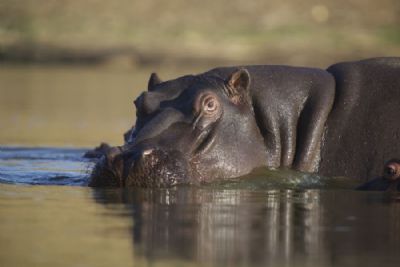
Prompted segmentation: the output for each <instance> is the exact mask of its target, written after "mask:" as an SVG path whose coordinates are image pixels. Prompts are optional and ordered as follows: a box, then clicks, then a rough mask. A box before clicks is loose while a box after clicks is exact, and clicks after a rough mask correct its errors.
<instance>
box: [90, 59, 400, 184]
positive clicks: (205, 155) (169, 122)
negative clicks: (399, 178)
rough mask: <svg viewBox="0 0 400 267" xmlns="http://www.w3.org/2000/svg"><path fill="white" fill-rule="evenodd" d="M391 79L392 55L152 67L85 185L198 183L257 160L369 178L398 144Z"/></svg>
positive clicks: (396, 69)
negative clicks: (305, 63)
mask: <svg viewBox="0 0 400 267" xmlns="http://www.w3.org/2000/svg"><path fill="white" fill-rule="evenodd" d="M398 84H400V59H398V58H388V59H385V58H384V59H371V60H365V61H359V62H348V63H339V64H336V65H333V66H331V67H330V68H328V70H327V71H324V70H320V69H312V68H301V67H289V66H246V67H231V68H216V69H213V70H210V71H208V72H205V73H202V74H199V75H188V76H183V77H180V78H177V79H175V80H171V81H166V82H162V81H161V80H160V78H159V77H158V76H157V75H156V74H152V75H151V77H150V80H149V83H148V90H147V92H144V93H142V94H141V95H140V96H139V97H138V98H137V99H136V100H135V105H136V110H137V120H136V125H135V127H134V128H132V130H131V131H128V133H126V134H125V139H126V143H125V144H124V145H123V146H121V147H115V148H110V149H108V150H107V151H106V152H105V153H104V156H103V157H102V159H101V160H100V161H99V163H98V164H97V165H96V167H95V169H94V170H93V173H92V176H91V182H90V185H91V186H122V187H123V186H139V187H168V186H173V185H177V184H199V183H205V182H210V181H215V180H219V179H229V178H234V177H239V176H242V175H245V174H248V173H250V172H251V171H252V170H253V169H255V168H258V167H262V166H264V167H268V168H293V169H295V170H299V171H303V172H319V173H320V174H322V175H329V176H339V175H340V176H349V177H355V178H370V177H371V175H374V176H376V170H377V169H378V168H377V165H378V164H382V163H381V161H382V159H386V160H387V159H390V158H394V157H396V153H397V151H399V149H400V147H399V146H398V145H397V143H398V142H395V143H393V142H391V140H394V139H393V138H394V136H398V135H400V127H399V126H397V125H398V123H396V124H394V123H393V122H394V121H397V118H398V117H399V116H400V109H399V105H398V99H400V94H399V92H400V90H398ZM389 96H390V98H388V97H389ZM393 99H394V100H393ZM388 100H390V101H389V102H388ZM371 107H374V109H373V111H371ZM381 120H382V121H383V122H382V123H383V124H384V123H385V122H389V123H391V124H390V125H391V127H382V126H381ZM375 125H377V126H376V127H375ZM378 127H379V128H378ZM381 135H382V137H381ZM393 144H394V145H393ZM381 166H382V165H381Z"/></svg>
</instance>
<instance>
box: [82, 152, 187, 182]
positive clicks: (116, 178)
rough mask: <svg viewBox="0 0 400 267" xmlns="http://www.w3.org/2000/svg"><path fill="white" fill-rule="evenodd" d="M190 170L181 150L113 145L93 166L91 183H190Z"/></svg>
mask: <svg viewBox="0 0 400 267" xmlns="http://www.w3.org/2000/svg"><path fill="white" fill-rule="evenodd" d="M188 170H189V168H188V163H187V160H185V158H184V155H182V153H180V152H178V151H165V150H163V149H161V148H156V147H150V148H149V147H146V148H129V149H127V148H123V147H113V148H111V149H109V150H108V151H107V153H106V154H105V155H104V157H103V158H102V159H101V160H100V161H99V162H98V163H97V165H96V166H95V168H94V169H93V172H92V175H91V181H90V183H89V186H92V187H105V186H119V187H125V186H127V187H153V188H154V187H170V186H174V185H177V184H182V183H188V182H189V180H190V179H189V177H190V176H189V171H188Z"/></svg>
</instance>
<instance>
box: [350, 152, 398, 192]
mask: <svg viewBox="0 0 400 267" xmlns="http://www.w3.org/2000/svg"><path fill="white" fill-rule="evenodd" d="M357 190H365V191H392V192H397V191H400V160H399V159H391V160H389V161H388V162H386V163H385V166H384V168H383V174H382V176H379V177H377V178H375V179H372V180H370V181H368V182H366V183H364V184H363V185H361V186H359V187H358V188H357Z"/></svg>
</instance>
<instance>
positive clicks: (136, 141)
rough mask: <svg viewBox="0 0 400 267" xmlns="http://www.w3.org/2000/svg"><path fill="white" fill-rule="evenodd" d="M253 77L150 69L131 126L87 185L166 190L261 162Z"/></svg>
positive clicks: (240, 172)
mask: <svg viewBox="0 0 400 267" xmlns="http://www.w3.org/2000/svg"><path fill="white" fill-rule="evenodd" d="M249 84H250V75H249V73H248V72H247V70H245V69H238V70H236V71H234V72H233V73H231V75H230V76H229V77H228V78H227V79H223V78H221V77H219V76H210V75H206V74H203V75H197V76H191V75H190V76H183V77H181V78H178V79H176V80H171V81H166V82H161V80H160V79H159V78H158V76H157V75H156V74H152V75H151V77H150V80H149V84H148V91H147V92H144V93H142V94H141V95H140V96H139V97H138V98H137V99H136V100H135V101H134V104H135V106H136V112H137V114H136V117H137V118H136V125H135V127H134V128H133V129H132V131H131V134H130V135H128V136H127V142H126V144H125V145H123V146H121V147H114V148H112V149H110V150H109V151H108V152H107V153H106V155H105V156H104V157H103V158H102V160H101V161H100V162H99V163H98V164H97V166H96V167H95V169H94V171H93V174H92V181H91V185H92V186H101V185H103V186H104V185H119V186H138V187H166V186H173V185H176V184H198V183H203V182H209V181H212V180H215V179H224V178H233V177H238V176H241V175H244V174H247V173H249V172H251V170H252V169H254V168H256V167H260V166H263V165H264V164H265V163H264V162H265V158H266V152H265V147H264V140H263V138H262V136H261V134H260V131H259V129H258V127H257V123H256V120H255V116H254V111H253V107H252V104H251V102H252V101H251V97H250V92H249Z"/></svg>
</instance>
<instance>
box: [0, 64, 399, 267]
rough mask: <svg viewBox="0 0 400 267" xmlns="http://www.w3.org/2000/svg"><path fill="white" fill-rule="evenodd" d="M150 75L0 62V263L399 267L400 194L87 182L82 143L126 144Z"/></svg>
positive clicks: (303, 182) (321, 180) (283, 182)
mask: <svg viewBox="0 0 400 267" xmlns="http://www.w3.org/2000/svg"><path fill="white" fill-rule="evenodd" d="M168 71H169V72H168ZM180 71H181V72H180V73H181V74H182V73H184V71H183V70H180ZM148 72H149V70H140V71H132V70H126V69H123V70H115V69H108V68H102V69H86V68H74V67H70V68H52V67H47V68H37V67H21V66H19V67H18V66H9V67H4V66H3V67H0V122H1V130H0V248H1V249H0V266H398V263H399V260H400V256H399V255H400V254H399V250H400V234H399V233H400V195H399V194H396V193H381V192H358V191H355V190H353V188H354V187H355V186H356V184H355V183H354V181H353V180H352V179H345V178H333V177H319V176H317V175H307V174H301V173H296V172H290V171H267V170H258V171H256V172H255V173H253V174H252V175H250V176H249V177H246V178H243V179H237V180H235V181H233V182H229V183H226V182H220V183H216V184H212V185H205V186H201V187H185V186H183V187H177V188H171V189H130V190H128V189H126V190H122V189H100V190H93V189H90V188H87V187H86V184H87V181H88V178H87V177H88V173H89V171H90V168H91V167H92V166H93V162H91V161H87V160H83V159H82V157H81V156H82V154H83V153H84V151H85V150H86V149H85V147H90V146H92V145H95V144H97V143H98V142H100V141H102V140H105V141H109V142H111V143H114V144H118V143H119V142H121V136H120V135H121V132H123V130H125V128H126V127H127V126H129V125H130V123H132V121H133V120H134V118H133V117H134V115H133V114H134V111H133V109H132V106H131V100H132V98H133V97H134V96H135V94H137V92H138V91H140V90H141V89H142V88H143V87H144V86H145V83H146V79H147V75H148ZM165 73H166V74H164V75H165V76H166V77H167V78H168V77H169V78H172V77H173V75H174V73H172V71H170V70H165ZM177 73H179V72H177Z"/></svg>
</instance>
